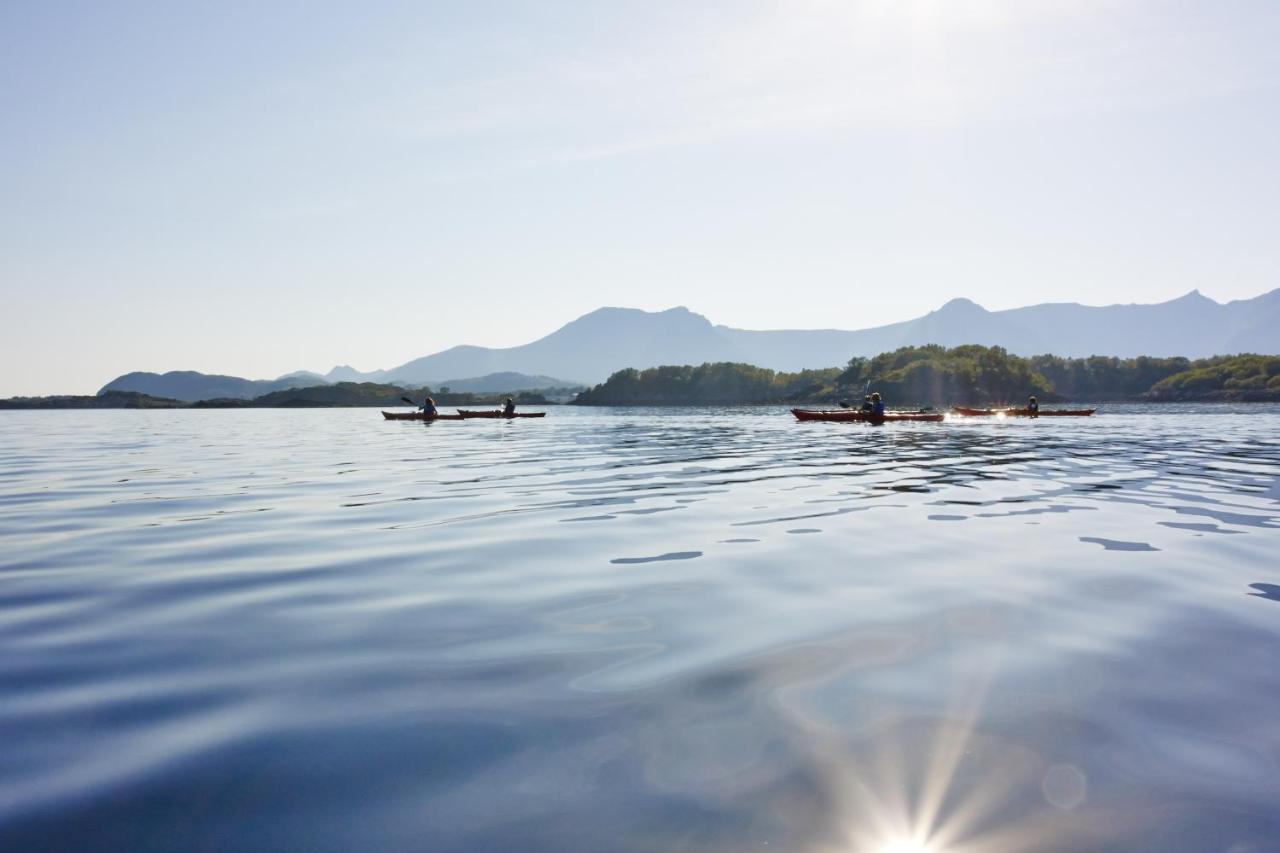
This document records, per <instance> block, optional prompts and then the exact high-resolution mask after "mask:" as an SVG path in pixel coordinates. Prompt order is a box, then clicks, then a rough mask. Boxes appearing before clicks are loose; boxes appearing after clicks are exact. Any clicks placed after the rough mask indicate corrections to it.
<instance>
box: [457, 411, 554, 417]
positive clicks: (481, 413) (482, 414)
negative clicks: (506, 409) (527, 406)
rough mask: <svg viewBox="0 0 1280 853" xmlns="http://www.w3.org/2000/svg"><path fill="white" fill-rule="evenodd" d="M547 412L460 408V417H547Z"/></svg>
mask: <svg viewBox="0 0 1280 853" xmlns="http://www.w3.org/2000/svg"><path fill="white" fill-rule="evenodd" d="M546 416H547V413H546V412H516V413H515V414H514V415H507V414H503V413H502V411H501V410H500V409H488V410H484V411H476V410H474V409H458V417H460V418H507V419H510V418H545V417H546Z"/></svg>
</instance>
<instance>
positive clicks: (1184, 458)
mask: <svg viewBox="0 0 1280 853" xmlns="http://www.w3.org/2000/svg"><path fill="white" fill-rule="evenodd" d="M1278 427H1280V408H1277V407H1272V406H1255V407H1242V408H1232V407H1214V406H1207V407H1166V408H1157V409H1150V408H1144V407H1139V406H1111V407H1104V409H1103V412H1102V413H1101V414H1100V415H1099V416H1097V417H1095V418H1092V419H1088V420H1080V421H1074V420H1072V421H1070V422H1062V421H1048V420H1047V419H1042V420H1040V421H1021V420H1016V419H1009V420H999V421H996V420H988V421H985V422H984V421H966V420H963V419H960V420H953V421H949V422H947V423H942V424H896V425H887V426H885V427H881V428H876V427H870V426H866V425H838V424H797V423H795V422H794V421H793V420H792V419H791V418H790V417H789V416H788V415H787V414H786V413H785V411H784V410H781V409H730V410H683V411H655V410H577V409H554V410H552V412H551V414H550V415H549V416H548V417H547V418H546V419H545V420H543V421H526V422H515V423H506V422H441V423H436V424H421V423H409V422H385V423H384V422H382V421H380V420H379V419H378V415H377V413H376V412H375V411H371V410H338V411H333V410H303V411H288V410H274V411H210V412H6V413H0V546H2V547H0V642H2V643H3V644H4V645H3V647H4V649H5V654H4V655H3V656H2V657H0V738H3V742H4V743H5V744H6V749H5V750H4V751H3V754H2V755H0V849H41V848H46V849H74V848H79V849H129V850H169V849H199V848H210V847H216V848H218V849H236V850H286V849H307V850H335V851H336V850H349V849H363V850H409V849H431V850H443V851H449V850H459V851H461V850H522V851H529V850H547V851H553V850H554V851H564V850H584V851H585V850H623V851H625V850H667V849H682V850H697V851H703V850H709V851H721V850H724V851H737V850H743V849H748V848H764V845H765V844H766V843H767V844H768V848H767V849H779V850H797V851H805V850H812V851H835V850H871V851H875V850H884V851H888V850H895V851H897V850H904V851H905V850H929V851H933V853H944V851H945V853H956V851H975V853H984V852H988V853H994V851H1014V850H1041V849H1047V848H1052V849H1058V850H1100V849H1117V850H1119V849H1161V850H1202V849H1222V850H1227V849H1234V850H1238V851H1245V850H1254V849H1256V850H1265V849H1269V845H1272V844H1273V840H1274V838H1276V837H1280V818H1278V817H1277V816H1276V815H1275V814H1274V803H1275V802H1276V801H1277V798H1278V797H1280V783H1277V781H1276V780H1277V779H1280V772H1278V771H1280V767H1277V763H1278V761H1280V759H1278V756H1280V730H1278V729H1277V727H1276V726H1275V725H1274V723H1273V713H1272V710H1273V709H1274V707H1275V703H1276V700H1277V699H1278V698H1280V669H1277V668H1276V667H1275V666H1274V650H1275V648H1276V641H1277V638H1278V635H1280V606H1277V604H1276V601H1277V600H1280V595H1278V594H1276V592H1275V591H1276V590H1280V563H1278V562H1277V559H1276V557H1275V554H1277V553H1280V550H1278V549H1277V545H1278V544H1280V429H1277V428H1278ZM1207 838H1212V839H1213V840H1214V843H1213V845H1211V846H1210V847H1209V848H1206V846H1205V844H1204V843H1203V842H1204V839H1207ZM912 845H914V846H912Z"/></svg>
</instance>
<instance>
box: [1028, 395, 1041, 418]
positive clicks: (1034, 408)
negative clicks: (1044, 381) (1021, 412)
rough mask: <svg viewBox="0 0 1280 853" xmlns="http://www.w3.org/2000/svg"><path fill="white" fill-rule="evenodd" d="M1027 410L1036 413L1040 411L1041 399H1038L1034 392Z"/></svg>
mask: <svg viewBox="0 0 1280 853" xmlns="http://www.w3.org/2000/svg"><path fill="white" fill-rule="evenodd" d="M1027 411H1028V412H1030V413H1031V414H1033V415H1034V414H1036V413H1038V412H1039V411H1040V401H1039V400H1037V399H1036V395H1035V394H1032V395H1031V399H1030V400H1028V401H1027Z"/></svg>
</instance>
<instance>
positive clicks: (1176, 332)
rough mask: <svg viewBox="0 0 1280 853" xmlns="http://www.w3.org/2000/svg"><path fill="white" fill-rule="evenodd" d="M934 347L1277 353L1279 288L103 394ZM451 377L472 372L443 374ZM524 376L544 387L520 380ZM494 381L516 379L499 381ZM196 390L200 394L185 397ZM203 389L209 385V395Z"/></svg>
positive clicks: (670, 321)
mask: <svg viewBox="0 0 1280 853" xmlns="http://www.w3.org/2000/svg"><path fill="white" fill-rule="evenodd" d="M931 343H932V344H942V345H944V346H957V345H960V344H985V345H998V346H1002V347H1004V348H1005V349H1007V350H1009V351H1010V352H1012V353H1015V354H1017V355H1036V354H1040V353H1052V354H1054V355H1060V356H1070V357H1084V356H1090V355H1114V356H1119V357H1122V358H1131V357H1134V356H1139V355H1150V356H1175V355H1181V356H1187V357H1189V358H1202V357H1206V356H1211V355H1224V354H1231V353H1240V352H1253V353H1260V354H1276V353H1280V289H1276V290H1272V291H1270V292H1269V293H1265V294H1263V295H1261V296H1258V297H1255V298H1253V299H1241V300H1236V301H1233V302H1227V303H1225V304H1223V303H1218V302H1215V301H1214V300H1212V299H1209V298H1208V297H1206V296H1204V295H1202V294H1201V293H1200V292H1199V291H1197V290H1193V291H1191V292H1190V293H1188V294H1186V295H1185V296H1182V297H1179V298H1178V299H1173V300H1170V301H1168V302H1161V303H1157V304H1153V305H1109V306H1101V307H1095V306H1087V305H1079V304H1076V303H1045V304H1040V305H1031V306H1028V307H1025V308H1013V309H1008V310H1004V311H988V310H986V309H985V308H983V307H982V306H980V305H978V304H977V303H975V302H972V301H970V300H968V299H953V300H951V301H950V302H948V303H946V304H945V305H943V306H942V307H941V308H939V309H938V310H936V311H931V312H930V313H928V314H925V315H924V316H922V317H918V318H916V319H914V320H907V321H905V322H901V323H892V324H889V325H885V326H876V327H872V328H865V329H860V330H856V331H844V330H839V329H815V330H775V331H756V330H747V329H735V328H731V327H729V326H720V325H715V324H713V323H712V322H711V321H710V320H708V319H707V318H706V317H703V316H702V315H701V314H696V313H694V312H692V311H690V310H688V309H687V308H683V307H678V308H671V309H668V310H666V311H659V312H648V311H641V310H638V309H634V308H600V309H598V310H596V311H592V312H591V313H589V314H586V315H583V316H582V317H579V318H578V319H576V320H574V321H572V322H570V323H568V324H566V325H564V326H562V327H561V328H559V329H557V330H556V331H554V332H552V333H551V334H549V335H547V336H546V337H543V338H539V339H538V340H536V341H533V342H531V343H527V344H523V345H521V346H515V347H506V348H496V349H495V348H490V347H480V346H470V345H467V346H456V347H452V348H450V349H446V350H443V351H441V352H437V353H434V354H431V355H426V356H423V357H421V358H416V359H414V360H412V361H409V362H406V363H405V364H402V365H400V366H399V367H395V368H391V369H389V370H375V371H370V372H361V371H359V370H356V369H355V368H352V367H350V366H348V365H339V366H337V367H334V368H333V369H332V370H330V371H329V372H328V373H325V374H318V373H310V372H307V371H299V372H298V373H292V374H288V375H287V376H282V377H280V378H279V379H275V380H257V381H255V380H247V379H238V378H236V377H227V376H205V375H204V374H191V373H188V372H181V373H167V374H163V376H160V375H157V374H154V373H153V374H140V373H133V374H126V375H125V376H122V377H119V378H118V379H115V380H113V381H112V382H111V383H109V384H108V385H106V386H105V387H104V388H103V389H102V390H103V391H107V390H121V391H141V392H143V393H147V394H153V395H157V396H167V397H174V398H177V399H184V400H187V399H207V398H208V397H209V396H237V397H240V396H256V395H258V394H263V393H268V392H269V391H274V390H280V389H281V388H287V387H297V386H298V385H299V384H317V383H319V382H344V381H345V382H392V383H398V384H402V385H412V386H420V385H431V386H432V387H439V386H441V385H449V386H450V387H452V388H454V389H455V390H460V391H461V390H477V391H494V390H502V391H517V390H524V389H527V388H533V387H550V386H553V385H561V386H563V385H573V384H580V383H597V382H601V381H603V380H604V379H606V378H608V376H609V375H610V374H611V373H613V372H615V371H617V370H620V369H622V368H625V367H637V368H644V367H652V366H654V365H658V364H702V363H704V362H709V361H736V362H746V363H749V364H754V365H757V366H760V367H768V368H772V369H774V370H785V371H795V370H800V369H803V368H817V367H834V366H839V365H843V364H844V363H845V362H847V361H848V360H849V359H850V358H851V357H853V356H872V355H876V354H878V353H881V352H887V351H890V350H894V349H897V348H898V347H902V346H908V345H919V344H931ZM495 374H498V375H500V376H501V374H508V375H507V376H505V377H502V378H501V379H498V380H494V381H493V382H490V383H487V384H486V387H478V385H477V387H475V388H474V389H472V388H468V387H464V386H465V385H466V384H468V383H477V384H478V383H482V382H485V381H486V380H488V379H489V378H491V377H493V376H494V375H495ZM530 374H539V375H537V376H530ZM450 376H471V377H477V378H476V379H472V380H449V379H447V378H445V377H450ZM169 377H174V379H172V380H170V379H169ZM197 377H203V378H202V379H197ZM551 377H571V380H564V379H552V378H551ZM157 380H165V381H163V382H157ZM529 381H534V382H537V383H544V384H528V382H529ZM503 382H507V383H514V384H510V385H508V386H503ZM235 383H248V385H245V386H243V387H241V388H240V390H238V391H236V393H227V392H230V391H233V390H235V389H236V385H235ZM281 383H285V384H283V385H282V384H281ZM521 383H523V384H521ZM196 386H201V387H200V388H199V389H197V388H196ZM268 386H270V387H268ZM260 389H265V390H260ZM197 390H199V393H200V394H203V395H205V396H192V394H193V393H195V392H196V391H197ZM210 390H212V391H217V392H218V393H209V391H210ZM250 392H251V393H250ZM99 393H101V392H99Z"/></svg>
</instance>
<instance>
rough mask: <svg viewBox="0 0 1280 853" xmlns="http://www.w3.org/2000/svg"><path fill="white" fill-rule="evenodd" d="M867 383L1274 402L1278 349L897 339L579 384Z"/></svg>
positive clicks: (851, 386)
mask: <svg viewBox="0 0 1280 853" xmlns="http://www.w3.org/2000/svg"><path fill="white" fill-rule="evenodd" d="M868 387H873V388H874V389H875V390H877V391H879V392H880V393H881V394H882V395H883V396H884V397H885V399H886V400H888V401H890V403H891V404H892V405H894V406H950V405H985V404H988V403H1017V402H1021V401H1024V400H1025V399H1026V398H1027V397H1028V396H1029V395H1031V394H1035V395H1036V396H1038V397H1039V398H1040V399H1041V400H1042V401H1045V402H1053V401H1062V400H1077V401H1093V402H1100V401H1208V402H1226V401H1242V402H1251V401H1280V357H1277V356H1260V355H1236V356H1216V357H1214V358H1207V359H1198V360H1191V359H1186V358H1149V357H1145V356H1144V357H1139V358H1127V359H1121V358H1114V357H1107V356H1091V357H1089V358H1061V357H1059V356H1054V355H1038V356H1031V357H1029V358H1028V357H1023V356H1017V355H1012V354H1010V353H1009V352H1007V351H1005V350H1004V349H1003V348H1001V347H986V346H979V345H967V346H958V347H951V348H947V347H942V346H936V345H929V346H913V347H902V348H900V349H897V350H894V351H893V352H889V353H882V354H880V355H877V356H875V357H874V358H853V359H850V360H849V362H848V364H846V365H845V367H844V368H843V369H840V368H828V369H825V370H804V371H800V372H797V373H783V372H776V371H773V370H767V369H765V368H761V367H755V366H753V365H749V364H736V363H731V362H723V363H715V364H702V365H698V366H692V365H683V366H672V365H668V366H663V367H653V368H649V369H647V370H635V369H627V370H620V371H618V372H617V373H614V374H613V375H612V376H610V377H609V379H608V380H607V381H606V382H603V383H601V384H600V385H596V386H594V387H592V388H588V389H587V390H585V391H583V392H581V393H580V394H579V395H578V396H577V398H575V400H574V401H573V402H574V403H575V404H577V405H587V406H671V405H726V404H743V403H758V404H759V403H778V404H781V403H788V404H790V403H815V402H828V403H834V402H853V401H857V402H860V401H861V397H862V394H863V393H864V390H865V389H867V388H868Z"/></svg>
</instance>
